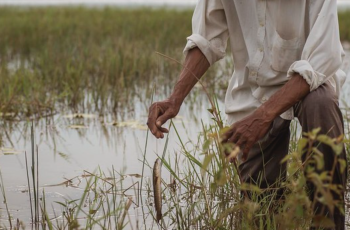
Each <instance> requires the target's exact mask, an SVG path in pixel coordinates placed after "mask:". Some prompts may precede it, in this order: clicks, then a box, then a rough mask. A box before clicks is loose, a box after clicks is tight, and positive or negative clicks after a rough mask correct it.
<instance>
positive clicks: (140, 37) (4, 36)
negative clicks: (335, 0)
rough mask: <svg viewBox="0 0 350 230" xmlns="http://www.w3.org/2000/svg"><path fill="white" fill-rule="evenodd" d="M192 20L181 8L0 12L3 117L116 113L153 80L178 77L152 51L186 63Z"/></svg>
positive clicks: (170, 65) (176, 68)
mask: <svg viewBox="0 0 350 230" xmlns="http://www.w3.org/2000/svg"><path fill="white" fill-rule="evenodd" d="M190 21H191V13H190V11H176V10H152V9H136V10H135V9H134V10H127V9H115V8H110V9H109V8H106V9H87V8H34V9H15V8H0V31H1V36H0V58H1V64H0V78H1V81H0V87H1V89H2V90H1V91H0V112H4V111H5V112H6V115H8V116H12V115H14V116H15V117H18V116H20V117H25V116H31V115H38V116H40V115H44V114H47V113H51V112H53V111H54V110H55V108H57V106H67V105H69V106H71V107H73V108H80V109H82V108H84V109H88V108H91V107H94V109H95V110H98V111H104V110H105V109H106V108H105V107H106V106H109V109H108V110H110V111H111V110H113V109H114V110H115V109H116V108H118V107H119V106H120V104H122V102H123V101H126V102H127V101H128V100H130V99H131V98H132V97H133V96H135V94H134V93H135V92H136V93H140V91H139V90H146V93H147V91H150V89H149V85H150V84H149V82H151V81H153V80H154V78H155V77H156V76H159V75H161V76H167V78H168V79H169V78H172V79H174V77H175V75H176V74H177V72H178V71H179V69H180V67H179V65H177V64H174V63H173V62H171V61H169V60H165V58H164V57H161V56H159V55H157V54H155V52H156V51H158V52H161V53H164V54H166V55H168V56H171V57H173V58H176V59H179V60H181V58H182V49H183V47H184V45H185V43H186V37H187V36H188V35H190V33H191V25H190ZM158 79H159V78H158ZM139 96H141V95H139ZM109 99H112V100H109ZM84 100H85V101H84ZM108 100H109V101H108ZM14 113H15V114H14ZM4 114H5V113H4Z"/></svg>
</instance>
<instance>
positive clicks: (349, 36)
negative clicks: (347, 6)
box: [338, 11, 350, 42]
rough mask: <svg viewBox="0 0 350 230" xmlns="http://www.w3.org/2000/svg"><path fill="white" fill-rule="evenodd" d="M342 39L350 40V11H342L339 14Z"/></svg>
mask: <svg viewBox="0 0 350 230" xmlns="http://www.w3.org/2000/svg"><path fill="white" fill-rule="evenodd" d="M338 17H339V28H340V39H341V40H342V41H348V42H350V11H341V12H339V14H338Z"/></svg>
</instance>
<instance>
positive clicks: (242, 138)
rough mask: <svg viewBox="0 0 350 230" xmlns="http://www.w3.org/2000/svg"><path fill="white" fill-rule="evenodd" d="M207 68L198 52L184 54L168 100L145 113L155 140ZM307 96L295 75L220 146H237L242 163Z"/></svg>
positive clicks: (305, 85) (304, 84)
mask: <svg viewBox="0 0 350 230" xmlns="http://www.w3.org/2000/svg"><path fill="white" fill-rule="evenodd" d="M209 66H210V64H209V62H208V60H207V59H206V57H205V56H204V54H203V53H202V52H201V51H200V49H198V48H193V49H191V50H190V51H189V52H188V54H187V56H186V60H185V64H184V68H183V69H182V71H181V74H180V78H179V80H178V82H177V83H176V85H175V88H174V90H173V93H172V94H171V96H170V97H169V98H168V99H166V100H164V101H160V102H155V103H153V104H152V105H151V107H150V109H149V115H148V121H147V125H148V127H149V129H150V130H151V132H152V134H153V135H154V136H155V137H156V138H163V137H164V133H168V132H169V131H168V130H167V129H166V128H164V127H162V125H163V124H164V123H165V122H166V121H167V120H169V119H171V118H174V117H175V116H176V115H177V114H178V112H179V110H180V107H181V104H182V102H183V101H184V99H185V97H186V96H187V95H188V94H189V92H190V91H191V89H192V88H193V87H194V85H195V84H196V83H197V82H198V80H199V79H200V78H201V77H202V76H203V74H204V73H205V72H206V71H207V70H208V68H209ZM193 75H195V76H196V77H194V76H193ZM309 92H310V86H309V84H308V83H307V82H306V81H305V80H304V79H303V77H301V76H300V75H299V74H295V75H294V76H293V77H292V78H291V79H290V80H289V81H288V82H287V83H286V84H285V85H284V86H283V87H282V88H281V89H280V90H278V91H277V92H276V93H275V94H273V95H272V96H271V97H270V99H269V100H268V101H266V102H265V103H264V104H262V105H261V106H260V107H259V108H258V109H257V110H255V111H254V112H253V113H252V114H251V115H249V116H247V117H245V118H243V119H242V120H240V121H238V122H236V123H234V124H233V125H232V126H231V127H230V129H229V130H228V131H227V132H226V133H224V134H223V136H222V142H223V143H227V142H232V143H235V144H237V145H238V146H239V147H240V148H241V149H242V152H243V157H242V159H243V160H245V159H247V156H248V153H249V150H250V149H251V148H252V146H253V145H254V144H255V143H256V142H257V141H258V140H260V139H261V138H263V137H264V136H265V135H266V133H267V132H268V131H269V129H270V127H271V124H272V122H273V120H274V119H275V118H276V117H277V116H279V115H280V114H282V113H283V112H285V111H286V110H287V109H289V108H290V107H292V106H293V105H294V104H296V103H297V102H298V101H300V100H302V99H303V98H304V97H305V96H306V95H307V94H308V93H309Z"/></svg>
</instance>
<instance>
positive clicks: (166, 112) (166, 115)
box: [156, 110, 174, 129]
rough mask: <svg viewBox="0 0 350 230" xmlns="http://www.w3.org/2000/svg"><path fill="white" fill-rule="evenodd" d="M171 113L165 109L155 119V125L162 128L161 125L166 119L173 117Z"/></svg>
mask: <svg viewBox="0 0 350 230" xmlns="http://www.w3.org/2000/svg"><path fill="white" fill-rule="evenodd" d="M173 117H174V116H173V114H172V113H171V112H169V110H167V111H165V113H164V114H163V115H161V116H159V117H158V118H157V120H156V125H157V127H158V129H161V128H162V125H163V124H164V123H165V122H167V120H169V119H171V118H173Z"/></svg>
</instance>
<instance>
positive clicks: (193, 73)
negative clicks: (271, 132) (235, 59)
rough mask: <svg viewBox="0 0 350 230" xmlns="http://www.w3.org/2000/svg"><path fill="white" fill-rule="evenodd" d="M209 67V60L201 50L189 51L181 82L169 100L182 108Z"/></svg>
mask: <svg viewBox="0 0 350 230" xmlns="http://www.w3.org/2000/svg"><path fill="white" fill-rule="evenodd" d="M209 67H210V64H209V62H208V60H207V58H206V57H205V56H204V54H203V53H202V51H201V50H200V49H199V48H197V47H195V48H193V49H191V50H189V52H188V54H187V56H186V60H185V64H184V66H183V69H182V71H181V74H180V77H179V80H178V82H177V83H176V85H175V87H174V90H173V93H172V94H171V96H170V97H169V99H170V100H172V101H174V102H175V103H176V105H179V106H181V104H182V102H183V101H184V99H185V98H186V96H187V95H188V94H189V92H190V91H191V89H192V88H193V87H194V86H195V84H196V83H197V82H198V81H199V79H200V78H201V77H202V76H203V75H204V73H205V72H206V71H207V70H208V68H209Z"/></svg>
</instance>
